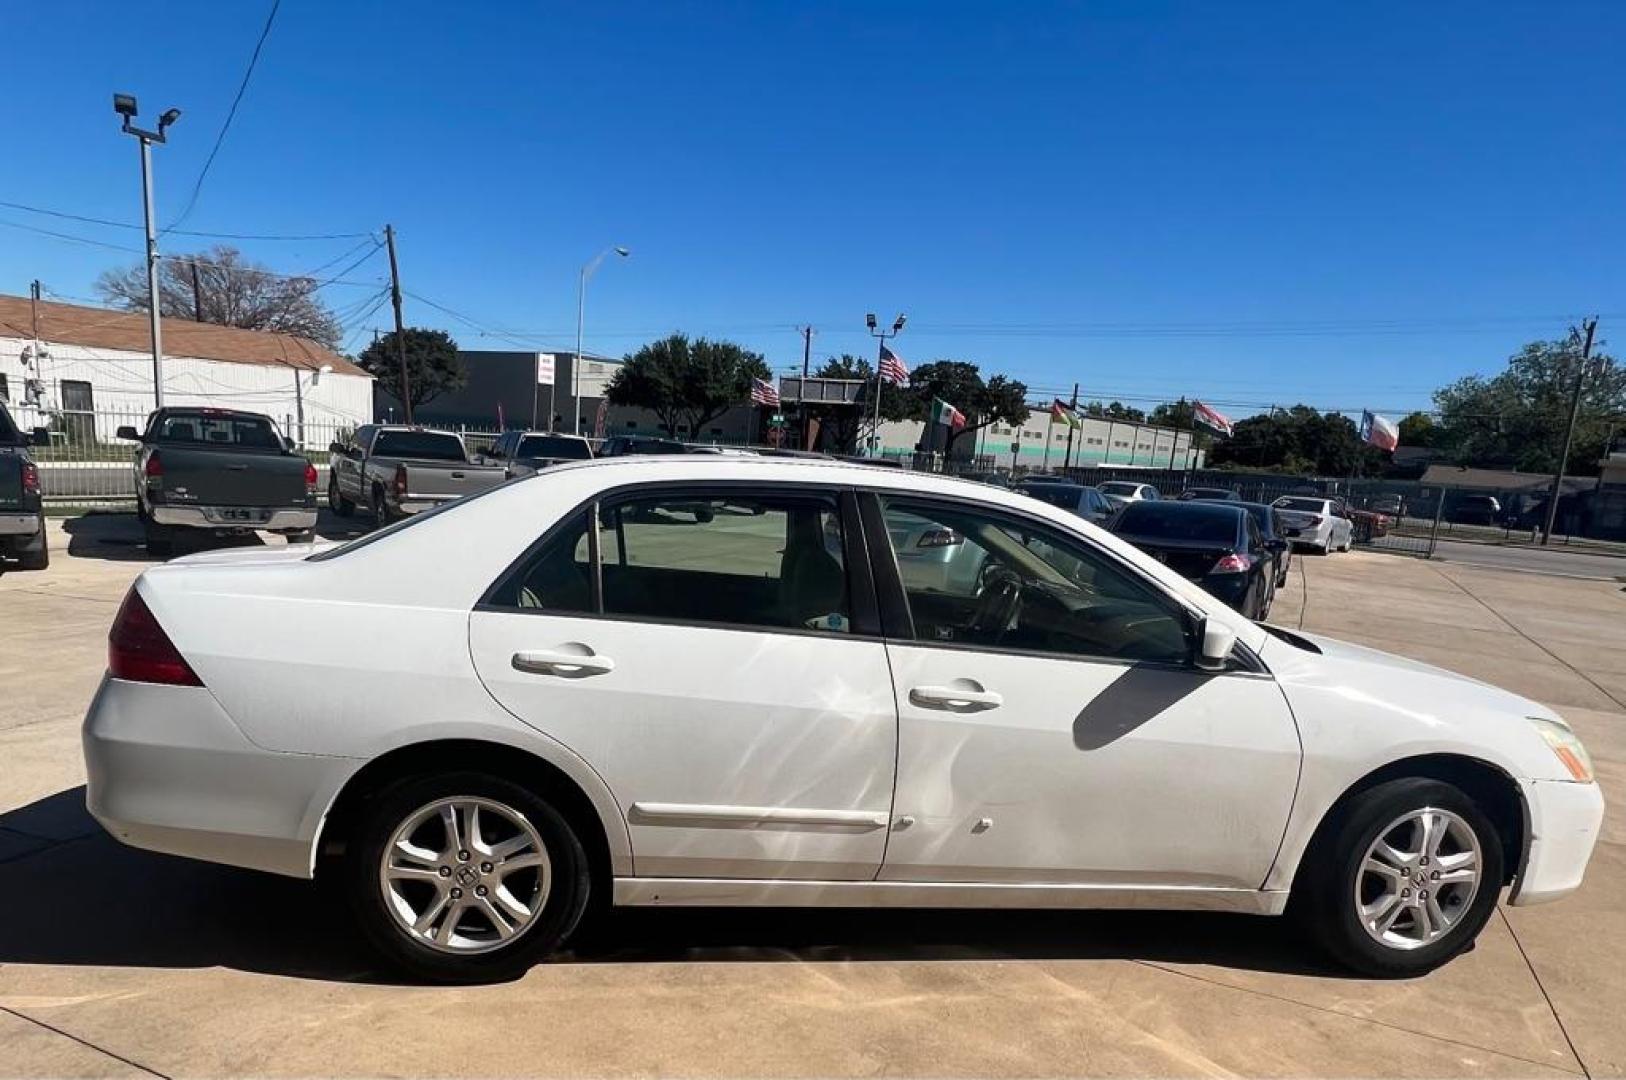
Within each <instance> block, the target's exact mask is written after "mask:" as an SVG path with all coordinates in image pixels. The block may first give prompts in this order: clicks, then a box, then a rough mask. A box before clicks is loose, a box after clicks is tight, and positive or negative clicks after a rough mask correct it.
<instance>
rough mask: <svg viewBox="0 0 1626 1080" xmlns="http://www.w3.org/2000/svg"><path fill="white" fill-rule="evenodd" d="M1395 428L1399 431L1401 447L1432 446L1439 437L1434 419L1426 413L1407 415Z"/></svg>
mask: <svg viewBox="0 0 1626 1080" xmlns="http://www.w3.org/2000/svg"><path fill="white" fill-rule="evenodd" d="M1395 426H1396V427H1397V428H1399V430H1400V445H1401V446H1433V445H1434V440H1435V438H1436V437H1438V435H1439V428H1438V427H1437V426H1436V425H1435V423H1434V418H1433V417H1432V416H1430V415H1428V413H1426V412H1412V413H1407V414H1406V415H1405V416H1402V417H1401V418H1400V423H1398V424H1396V425H1395Z"/></svg>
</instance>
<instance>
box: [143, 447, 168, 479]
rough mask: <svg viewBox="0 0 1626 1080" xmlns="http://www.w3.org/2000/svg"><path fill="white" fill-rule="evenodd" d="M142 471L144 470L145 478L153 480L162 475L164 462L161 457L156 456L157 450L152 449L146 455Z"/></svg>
mask: <svg viewBox="0 0 1626 1080" xmlns="http://www.w3.org/2000/svg"><path fill="white" fill-rule="evenodd" d="M144 471H145V472H146V474H147V479H149V480H155V479H157V478H159V477H161V476H163V475H164V462H163V459H162V458H160V457H159V456H158V451H156V450H154V451H153V452H152V453H151V454H150V455H148V457H147V467H146V469H145V470H144Z"/></svg>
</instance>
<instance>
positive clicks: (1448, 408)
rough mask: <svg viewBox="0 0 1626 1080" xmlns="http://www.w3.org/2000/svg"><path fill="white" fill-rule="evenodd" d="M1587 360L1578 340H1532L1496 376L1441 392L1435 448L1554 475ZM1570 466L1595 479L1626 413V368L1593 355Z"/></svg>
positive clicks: (1462, 460)
mask: <svg viewBox="0 0 1626 1080" xmlns="http://www.w3.org/2000/svg"><path fill="white" fill-rule="evenodd" d="M1580 362H1581V346H1580V341H1579V340H1578V338H1577V336H1576V335H1573V334H1572V335H1571V337H1570V339H1569V340H1567V341H1533V342H1531V343H1530V344H1528V345H1526V346H1525V347H1524V348H1522V349H1520V350H1519V351H1518V352H1517V353H1515V354H1514V355H1513V356H1511V357H1509V358H1508V362H1507V370H1505V371H1503V372H1502V373H1501V374H1499V375H1496V376H1495V377H1493V378H1488V379H1487V378H1485V377H1484V376H1481V375H1469V376H1467V377H1466V378H1462V379H1458V380H1457V381H1456V382H1454V383H1452V384H1451V385H1450V386H1446V387H1443V388H1441V389H1440V390H1438V391H1436V392H1435V394H1434V404H1435V405H1436V406H1437V407H1438V410H1439V423H1438V425H1437V432H1436V439H1435V445H1436V446H1438V447H1440V448H1441V449H1443V450H1445V451H1446V453H1447V454H1449V455H1450V456H1451V458H1452V460H1454V461H1455V462H1456V463H1457V464H1459V465H1478V466H1482V467H1487V468H1499V469H1518V470H1520V471H1522V472H1552V471H1553V470H1554V469H1555V468H1556V467H1557V465H1558V457H1559V454H1560V453H1562V451H1563V445H1564V431H1565V428H1566V427H1567V426H1568V424H1569V411H1570V400H1571V396H1572V395H1573V393H1574V389H1575V379H1576V376H1577V374H1578V372H1579V366H1580ZM1583 387H1584V389H1583V392H1582V395H1581V412H1580V416H1579V418H1578V420H1577V422H1576V426H1575V444H1574V447H1573V448H1572V449H1571V452H1570V460H1569V465H1568V469H1569V470H1570V471H1573V472H1576V473H1583V474H1592V473H1596V471H1597V467H1598V466H1597V462H1598V459H1599V458H1601V457H1602V456H1603V454H1604V442H1605V440H1606V439H1607V438H1608V433H1609V428H1610V424H1611V422H1612V421H1613V422H1617V423H1618V421H1619V418H1620V417H1621V415H1622V414H1626V368H1622V367H1621V366H1620V364H1618V363H1617V362H1616V361H1615V360H1614V358H1613V357H1610V356H1607V355H1602V354H1598V355H1594V356H1593V358H1592V366H1591V368H1590V370H1589V371H1588V372H1587V373H1586V377H1585V381H1584V383H1583Z"/></svg>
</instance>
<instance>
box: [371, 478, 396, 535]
mask: <svg viewBox="0 0 1626 1080" xmlns="http://www.w3.org/2000/svg"><path fill="white" fill-rule="evenodd" d="M394 520H395V518H394V517H393V516H392V515H391V514H390V504H389V500H388V499H386V498H385V497H384V489H383V488H381V487H375V488H373V524H375V525H377V526H378V527H379V528H383V527H384V526H385V525H388V524H390V523H391V522H392V521H394Z"/></svg>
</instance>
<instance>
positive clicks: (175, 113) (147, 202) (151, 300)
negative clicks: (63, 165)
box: [113, 94, 181, 409]
mask: <svg viewBox="0 0 1626 1080" xmlns="http://www.w3.org/2000/svg"><path fill="white" fill-rule="evenodd" d="M113 111H114V112H116V113H118V114H119V115H120V116H122V117H124V127H123V129H122V130H123V131H124V133H125V134H126V135H134V136H135V137H136V139H137V140H139V141H140V143H141V201H142V206H143V209H144V211H145V215H146V220H147V309H148V310H147V317H148V318H149V319H150V320H151V324H152V396H153V401H154V404H155V405H156V406H157V407H158V408H160V409H162V408H163V407H164V336H163V330H162V328H161V327H160V326H159V321H158V320H159V312H158V232H157V222H155V221H154V220H153V210H152V144H153V143H155V142H156V143H161V142H168V141H169V140H168V139H167V138H165V134H164V133H165V131H166V130H167V129H168V128H169V126H170V125H171V124H173V123H174V122H175V121H177V120H179V119H180V118H181V110H179V109H169V110H167V111H166V112H165V113H164V114H163V115H162V116H160V117H159V118H158V130H157V131H146V130H144V129H142V128H138V127H136V126H135V124H133V123H131V121H132V120H134V119H135V118H136V99H135V97H134V96H133V95H131V94H114V95H113Z"/></svg>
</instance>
